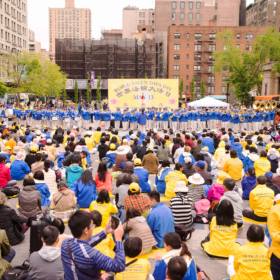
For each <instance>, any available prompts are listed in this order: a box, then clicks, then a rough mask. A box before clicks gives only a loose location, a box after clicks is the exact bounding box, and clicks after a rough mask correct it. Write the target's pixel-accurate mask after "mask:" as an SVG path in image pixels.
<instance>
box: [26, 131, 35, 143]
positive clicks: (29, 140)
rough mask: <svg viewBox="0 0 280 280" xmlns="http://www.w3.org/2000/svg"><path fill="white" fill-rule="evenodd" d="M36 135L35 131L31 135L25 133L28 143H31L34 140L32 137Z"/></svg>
mask: <svg viewBox="0 0 280 280" xmlns="http://www.w3.org/2000/svg"><path fill="white" fill-rule="evenodd" d="M33 136H36V135H35V134H34V133H30V134H29V135H25V136H24V137H25V138H26V141H27V143H28V144H29V143H30V142H31V141H32V137H33Z"/></svg>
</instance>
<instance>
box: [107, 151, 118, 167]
mask: <svg viewBox="0 0 280 280" xmlns="http://www.w3.org/2000/svg"><path fill="white" fill-rule="evenodd" d="M116 153H117V151H116V150H115V151H108V152H107V154H106V157H107V158H109V159H110V160H111V164H112V165H113V164H115V163H116V158H115V157H116Z"/></svg>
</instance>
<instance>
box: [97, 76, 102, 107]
mask: <svg viewBox="0 0 280 280" xmlns="http://www.w3.org/2000/svg"><path fill="white" fill-rule="evenodd" d="M100 89H101V76H100V75H99V76H98V77H97V89H96V101H97V103H100V102H101V93H100Z"/></svg>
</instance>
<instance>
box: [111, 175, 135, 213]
mask: <svg viewBox="0 0 280 280" xmlns="http://www.w3.org/2000/svg"><path fill="white" fill-rule="evenodd" d="M131 183H132V178H131V176H130V175H124V176H123V179H122V184H121V185H120V186H119V187H117V188H115V189H113V191H112V194H113V195H118V202H117V207H118V209H123V208H124V199H125V197H126V196H127V192H128V190H129V186H130V184H131Z"/></svg>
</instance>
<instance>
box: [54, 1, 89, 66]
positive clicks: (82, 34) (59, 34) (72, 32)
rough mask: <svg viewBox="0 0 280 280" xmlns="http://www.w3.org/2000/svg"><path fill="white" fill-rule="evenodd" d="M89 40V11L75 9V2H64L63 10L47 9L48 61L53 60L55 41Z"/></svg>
mask: <svg viewBox="0 0 280 280" xmlns="http://www.w3.org/2000/svg"><path fill="white" fill-rule="evenodd" d="M64 38H76V39H82V38H84V39H90V38H91V11H90V9H82V8H75V0H65V8H49V48H50V49H49V51H50V60H51V61H54V60H55V39H64Z"/></svg>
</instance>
